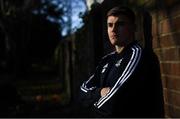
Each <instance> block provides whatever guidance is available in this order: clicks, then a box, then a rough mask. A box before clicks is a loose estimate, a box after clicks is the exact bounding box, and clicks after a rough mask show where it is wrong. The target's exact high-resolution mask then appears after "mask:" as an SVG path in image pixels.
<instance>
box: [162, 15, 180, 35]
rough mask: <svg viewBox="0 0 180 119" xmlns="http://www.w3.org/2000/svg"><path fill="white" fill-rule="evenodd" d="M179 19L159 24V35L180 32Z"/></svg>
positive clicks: (163, 21) (170, 19) (171, 19)
mask: <svg viewBox="0 0 180 119" xmlns="http://www.w3.org/2000/svg"><path fill="white" fill-rule="evenodd" d="M179 21H180V17H176V18H168V19H166V20H162V21H161V23H160V24H159V33H160V34H166V33H170V32H175V31H178V30H180V22H179Z"/></svg>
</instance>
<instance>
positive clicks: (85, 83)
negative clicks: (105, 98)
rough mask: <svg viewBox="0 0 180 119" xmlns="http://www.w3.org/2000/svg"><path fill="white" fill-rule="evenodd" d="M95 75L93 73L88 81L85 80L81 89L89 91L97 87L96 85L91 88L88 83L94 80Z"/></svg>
mask: <svg viewBox="0 0 180 119" xmlns="http://www.w3.org/2000/svg"><path fill="white" fill-rule="evenodd" d="M93 77H94V75H92V76H91V77H90V78H89V79H88V80H87V81H86V82H84V83H83V84H82V85H81V90H82V91H84V92H85V93H87V92H88V91H89V90H93V89H95V88H96V87H90V88H88V87H87V84H88V83H89V82H90V81H91V80H92V78H93Z"/></svg>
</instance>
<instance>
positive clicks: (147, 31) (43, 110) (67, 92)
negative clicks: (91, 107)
mask: <svg viewBox="0 0 180 119" xmlns="http://www.w3.org/2000/svg"><path fill="white" fill-rule="evenodd" d="M179 3H180V2H179V0H0V94H1V96H0V117H86V116H87V114H88V113H87V111H86V110H82V109H81V107H80V106H79V104H78V92H79V86H80V85H81V83H82V81H84V80H87V79H88V77H89V76H90V75H91V74H92V73H93V71H94V69H95V67H96V65H97V63H98V62H99V60H100V59H101V57H102V56H104V55H105V54H107V53H109V52H111V51H112V50H113V49H112V47H111V46H110V44H109V41H108V37H107V32H106V13H107V11H108V10H109V9H110V8H112V7H113V6H116V5H127V6H129V7H130V8H132V9H133V10H135V12H136V17H137V18H136V19H137V21H136V24H137V32H136V39H137V40H138V42H139V43H140V44H142V46H143V47H144V48H150V49H153V50H154V52H155V53H156V54H157V56H158V58H159V61H160V66H161V78H162V83H163V89H164V101H165V105H164V107H165V113H166V117H169V118H171V117H180V40H179V39H180V37H179V36H180V34H179V32H180V22H179V21H180V4H179Z"/></svg>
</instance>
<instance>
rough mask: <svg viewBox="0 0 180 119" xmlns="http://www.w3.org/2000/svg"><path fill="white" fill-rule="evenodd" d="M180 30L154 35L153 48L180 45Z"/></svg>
mask: <svg viewBox="0 0 180 119" xmlns="http://www.w3.org/2000/svg"><path fill="white" fill-rule="evenodd" d="M179 39H180V32H176V33H173V34H169V35H165V36H161V37H158V36H153V48H164V47H172V46H180V40H179Z"/></svg>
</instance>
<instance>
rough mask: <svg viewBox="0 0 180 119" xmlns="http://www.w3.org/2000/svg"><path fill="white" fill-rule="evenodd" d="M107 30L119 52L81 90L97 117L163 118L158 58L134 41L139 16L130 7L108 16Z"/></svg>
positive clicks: (110, 13)
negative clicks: (136, 19)
mask: <svg viewBox="0 0 180 119" xmlns="http://www.w3.org/2000/svg"><path fill="white" fill-rule="evenodd" d="M107 31H108V36H109V40H110V43H111V44H112V45H113V46H114V47H115V51H114V52H112V53H110V54H108V55H106V56H105V57H103V58H102V60H101V62H100V63H99V65H98V66H97V68H96V71H95V73H94V74H93V75H92V76H91V77H90V78H89V79H88V80H87V81H85V82H84V83H83V84H82V85H81V87H80V89H81V91H80V99H81V102H82V104H83V105H85V106H86V107H88V108H90V109H91V111H92V113H91V114H93V115H92V116H93V117H163V116H164V110H163V94H162V85H161V79H160V71H159V64H158V59H157V57H156V56H155V54H154V53H153V52H152V51H148V50H145V49H143V48H142V47H141V46H140V45H139V44H138V43H137V42H136V40H135V39H134V33H135V15H134V13H133V11H132V10H130V9H129V8H127V7H114V8H112V9H111V10H110V11H109V12H108V13H107Z"/></svg>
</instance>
